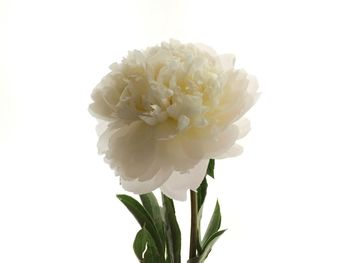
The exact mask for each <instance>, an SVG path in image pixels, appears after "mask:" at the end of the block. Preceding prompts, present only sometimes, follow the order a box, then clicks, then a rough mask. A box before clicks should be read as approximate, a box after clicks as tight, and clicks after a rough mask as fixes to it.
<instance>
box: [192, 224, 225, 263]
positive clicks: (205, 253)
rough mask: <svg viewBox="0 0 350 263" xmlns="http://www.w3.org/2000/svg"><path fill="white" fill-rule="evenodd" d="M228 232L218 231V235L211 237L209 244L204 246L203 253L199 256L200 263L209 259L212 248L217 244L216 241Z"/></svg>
mask: <svg viewBox="0 0 350 263" xmlns="http://www.w3.org/2000/svg"><path fill="white" fill-rule="evenodd" d="M225 231H226V229H225V230H221V231H218V232H216V233H214V234H213V235H211V236H210V237H209V239H208V240H207V242H206V243H205V244H204V246H203V253H202V254H201V255H200V256H199V261H198V263H203V262H204V260H205V259H206V258H207V257H208V255H209V253H210V251H211V250H212V247H213V246H214V244H215V243H216V241H217V240H218V239H219V237H220V236H221V235H222V234H223V233H224V232H225Z"/></svg>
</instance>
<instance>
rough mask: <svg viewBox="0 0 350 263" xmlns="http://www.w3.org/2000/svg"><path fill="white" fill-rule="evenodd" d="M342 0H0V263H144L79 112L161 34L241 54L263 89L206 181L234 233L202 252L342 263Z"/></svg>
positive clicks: (184, 210) (348, 218)
mask: <svg viewBox="0 0 350 263" xmlns="http://www.w3.org/2000/svg"><path fill="white" fill-rule="evenodd" d="M347 2H348V1H339V0H332V1H322V0H318V1H307V0H304V1H298V0H293V1H281V0H279V1H252V0H244V1H222V0H215V1H203V0H201V1H199V0H197V1H185V0H181V1H169V0H157V1H150V0H148V1H115V0H114V1H112V0H111V1H107V0H99V1H86V0H85V1H74V0H67V1H64V0H60V1H44V0H43V1H39V0H32V1H25V0H22V1H20V0H11V1H10V0H5V1H4V0H1V2H0V3H1V4H0V30H1V31H0V34H1V35H0V262H4V263H22V262H35V263H41V262H43V263H44V262H45V263H47V262H50V263H51V262H52V263H55V262H57V263H58V262H59V263H61V262H84V263H87V262H103V263H109V262H111V263H112V262H137V260H136V257H135V256H134V255H133V251H132V247H131V244H132V241H133V238H134V235H135V233H136V232H137V230H138V226H137V224H136V221H135V220H134V219H133V218H132V216H131V215H130V214H129V213H128V212H127V211H126V209H125V208H124V207H123V206H122V205H121V204H120V202H118V200H117V199H116V198H115V194H116V193H122V192H123V190H122V189H121V187H120V186H119V183H118V179H117V178H116V177H114V176H113V172H112V171H111V170H110V169H109V168H108V166H107V165H106V164H104V163H103V160H102V158H101V156H98V155H97V149H96V141H97V137H96V134H95V130H94V126H95V120H94V119H93V118H92V117H91V116H89V114H88V112H87V107H88V104H89V103H90V93H91V91H92V89H93V87H94V86H95V85H96V84H97V83H98V82H99V80H100V79H101V77H102V76H103V75H104V74H106V73H107V72H108V66H109V64H111V63H112V62H114V61H116V60H117V61H118V60H120V59H121V58H122V57H123V56H124V55H125V54H126V52H127V51H128V50H129V49H134V48H144V47H146V46H149V45H154V44H158V43H159V42H161V41H163V40H168V39H169V38H176V39H179V40H181V41H183V42H202V43H205V44H207V45H209V46H212V47H213V48H215V49H216V50H217V51H218V52H219V53H235V54H236V56H237V66H238V67H239V68H240V67H244V68H245V69H246V70H247V71H248V72H249V73H252V74H254V75H256V76H257V77H258V79H259V84H260V90H261V91H262V96H261V98H260V100H259V101H258V103H257V105H256V106H255V107H254V108H253V109H252V110H251V111H250V113H249V114H248V117H249V118H250V119H251V121H252V131H251V132H250V134H249V135H248V136H247V138H245V139H244V140H243V141H242V142H241V145H243V146H244V148H245V152H244V154H243V155H241V156H240V157H237V158H235V159H229V160H224V161H220V162H217V169H216V174H217V176H216V177H217V179H216V180H215V182H210V189H209V202H208V204H207V210H206V212H207V214H206V217H208V214H209V212H210V210H211V209H212V206H213V204H214V200H215V198H216V197H219V199H220V202H221V206H222V214H223V223H222V225H223V227H224V228H228V229H229V230H228V231H227V232H226V233H225V234H224V236H223V237H222V239H221V240H219V241H218V243H217V244H216V245H215V247H214V250H213V252H212V254H211V255H210V256H209V259H208V263H210V262H236V263H253V262H254V263H257V262H266V263H267V262H268V263H281V262H283V263H289V262H291V263H295V262H298V263H309V262H322V263H323V262H325V263H326V262H327V263H328V262H329V263H333V262H337V263H348V262H350V191H349V188H350V179H349V176H350V168H349V164H350V162H349V148H350V140H349V134H350V125H349V112H350V111H349V110H350V106H349V95H350V92H349V88H350V85H349V84H350V81H349V61H350V51H349V47H350V38H349V32H350V30H349V25H350V16H349V13H350V8H349V7H348V6H347ZM176 205H177V207H178V216H179V220H180V221H181V224H182V228H183V243H184V246H183V253H184V259H185V258H186V257H185V256H186V255H187V249H188V221H189V206H188V203H176ZM184 262H185V260H184Z"/></svg>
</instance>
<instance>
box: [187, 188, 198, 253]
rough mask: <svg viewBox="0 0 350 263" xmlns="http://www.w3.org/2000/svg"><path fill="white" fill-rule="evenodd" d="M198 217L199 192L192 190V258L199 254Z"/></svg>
mask: <svg viewBox="0 0 350 263" xmlns="http://www.w3.org/2000/svg"><path fill="white" fill-rule="evenodd" d="M197 217H198V198H197V193H196V192H194V191H192V190H191V237H190V254H189V257H190V259H191V258H194V257H196V256H197V243H198V228H197Z"/></svg>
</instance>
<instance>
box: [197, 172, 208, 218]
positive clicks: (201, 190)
mask: <svg viewBox="0 0 350 263" xmlns="http://www.w3.org/2000/svg"><path fill="white" fill-rule="evenodd" d="M207 188H208V183H207V179H206V178H205V177H204V179H203V181H202V183H201V184H200V186H199V187H198V189H197V198H198V211H199V210H200V209H201V207H202V206H203V203H204V201H205V197H206V195H207Z"/></svg>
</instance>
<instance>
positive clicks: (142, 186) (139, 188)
mask: <svg viewBox="0 0 350 263" xmlns="http://www.w3.org/2000/svg"><path fill="white" fill-rule="evenodd" d="M172 171H173V170H172V169H171V168H169V167H168V168H164V167H162V168H161V169H160V170H159V171H158V172H157V173H156V174H155V175H154V176H153V177H152V178H151V179H150V180H148V181H143V182H140V181H139V180H137V179H136V180H132V181H127V180H125V179H124V178H123V177H121V178H120V183H121V185H122V186H123V188H124V189H125V190H126V191H130V192H133V193H135V194H146V193H149V192H152V191H154V190H155V189H157V188H158V187H160V186H161V185H162V184H164V182H165V181H166V180H167V179H168V178H169V176H170V175H171V173H172Z"/></svg>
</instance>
